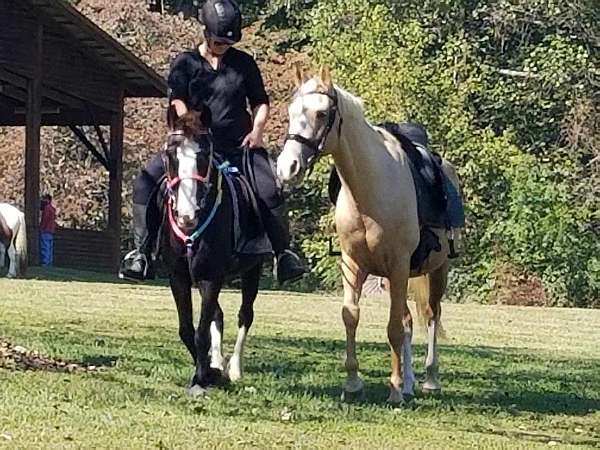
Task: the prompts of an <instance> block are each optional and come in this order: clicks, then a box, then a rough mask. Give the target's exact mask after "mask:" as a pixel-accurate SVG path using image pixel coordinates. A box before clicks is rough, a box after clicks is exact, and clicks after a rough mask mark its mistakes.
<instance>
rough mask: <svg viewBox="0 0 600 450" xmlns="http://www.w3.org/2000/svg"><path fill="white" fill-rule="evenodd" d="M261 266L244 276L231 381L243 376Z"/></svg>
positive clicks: (231, 365)
mask: <svg viewBox="0 0 600 450" xmlns="http://www.w3.org/2000/svg"><path fill="white" fill-rule="evenodd" d="M260 272H261V264H257V265H256V266H255V267H253V268H252V269H250V270H249V271H248V272H246V273H244V274H243V275H242V306H240V311H239V313H238V334H237V339H236V341H235V348H234V350H233V356H232V357H231V359H230V360H229V366H228V367H227V375H228V377H229V379H230V380H231V381H238V380H240V379H241V378H242V375H243V364H242V358H243V355H244V346H245V344H246V337H247V336H248V332H249V331H250V327H251V326H252V322H253V321H254V300H256V295H257V294H258V283H259V280H260Z"/></svg>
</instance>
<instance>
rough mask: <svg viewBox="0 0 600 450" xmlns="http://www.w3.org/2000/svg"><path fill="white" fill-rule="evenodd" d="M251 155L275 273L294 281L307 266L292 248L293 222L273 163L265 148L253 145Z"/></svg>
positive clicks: (249, 155)
mask: <svg viewBox="0 0 600 450" xmlns="http://www.w3.org/2000/svg"><path fill="white" fill-rule="evenodd" d="M248 157H249V162H250V165H251V166H252V170H253V180H252V184H253V186H254V187H255V189H256V190H257V197H258V204H259V208H260V210H261V217H262V220H263V224H264V226H265V231H266V232H267V235H268V236H269V239H270V241H271V245H272V247H273V251H274V252H275V257H276V264H275V268H274V272H275V276H276V278H277V281H279V282H280V283H283V282H284V281H293V280H295V279H298V278H300V277H301V276H302V275H303V274H304V272H305V269H304V265H303V264H302V261H301V260H300V258H299V257H298V256H297V255H296V254H295V253H294V252H292V251H291V250H290V229H289V222H288V220H287V214H286V207H285V202H284V197H283V193H282V191H281V188H280V186H279V184H278V182H277V178H276V176H275V172H274V170H273V164H272V162H271V159H270V158H269V155H268V153H267V151H266V150H265V149H252V150H250V151H249V153H248Z"/></svg>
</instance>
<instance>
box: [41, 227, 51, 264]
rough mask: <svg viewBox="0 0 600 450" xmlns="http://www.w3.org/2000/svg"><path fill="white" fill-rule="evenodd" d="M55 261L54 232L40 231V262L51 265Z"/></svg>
mask: <svg viewBox="0 0 600 450" xmlns="http://www.w3.org/2000/svg"><path fill="white" fill-rule="evenodd" d="M53 262H54V235H53V234H52V233H45V232H42V233H40V264H41V265H42V266H51V265H52V263H53Z"/></svg>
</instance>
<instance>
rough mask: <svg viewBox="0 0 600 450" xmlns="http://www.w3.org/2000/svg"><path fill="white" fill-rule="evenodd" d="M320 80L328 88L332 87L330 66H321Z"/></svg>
mask: <svg viewBox="0 0 600 450" xmlns="http://www.w3.org/2000/svg"><path fill="white" fill-rule="evenodd" d="M319 78H320V79H321V81H322V82H323V84H324V85H325V86H326V87H328V88H329V87H331V73H330V72H329V66H321V68H320V69H319Z"/></svg>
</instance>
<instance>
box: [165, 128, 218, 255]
mask: <svg viewBox="0 0 600 450" xmlns="http://www.w3.org/2000/svg"><path fill="white" fill-rule="evenodd" d="M170 134H175V135H182V134H183V133H182V132H181V131H175V132H171V133H170ZM163 163H164V164H165V166H167V164H168V162H166V161H163ZM213 164H214V158H213V149H212V145H211V147H210V153H209V158H208V167H207V169H206V175H205V176H201V175H193V176H190V177H183V178H182V177H179V176H177V177H175V178H171V176H170V174H169V170H168V168H167V170H166V173H167V186H166V189H167V194H168V200H167V215H168V219H169V225H170V226H171V229H172V230H173V233H175V236H177V237H178V238H179V239H180V240H181V241H182V242H183V243H184V244H185V247H186V256H187V257H188V258H190V257H191V256H192V247H193V245H194V242H195V241H196V240H197V239H198V238H199V237H200V236H201V235H202V233H203V232H204V231H205V230H206V228H207V227H208V226H209V225H210V223H211V222H212V220H213V218H214V217H215V214H216V213H217V210H218V209H219V206H220V205H221V201H222V200H223V189H222V187H221V177H222V171H223V169H224V165H223V164H221V165H218V166H215V168H216V169H217V196H216V198H215V202H214V204H213V207H212V209H211V211H210V213H209V214H208V216H207V217H206V219H205V220H204V222H202V223H200V224H198V225H197V226H196V228H194V230H193V231H192V233H191V234H189V235H188V234H186V233H185V231H183V230H182V229H181V228H180V227H179V225H177V221H176V220H175V217H174V216H173V209H174V206H175V201H176V197H175V187H176V186H177V185H178V184H179V183H181V181H182V180H196V181H198V182H199V183H202V184H203V185H205V186H207V188H208V189H207V190H208V191H209V192H210V189H211V183H210V176H211V168H212V166H213Z"/></svg>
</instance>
